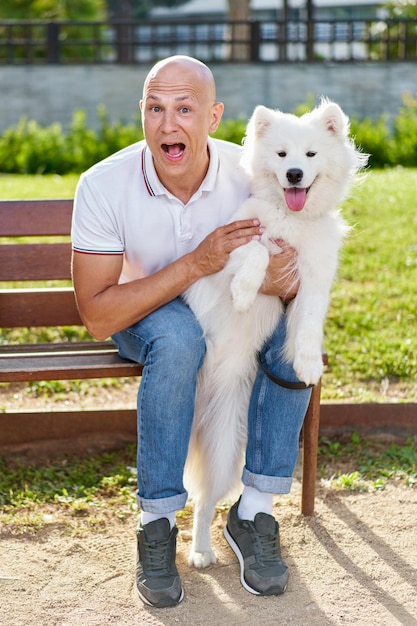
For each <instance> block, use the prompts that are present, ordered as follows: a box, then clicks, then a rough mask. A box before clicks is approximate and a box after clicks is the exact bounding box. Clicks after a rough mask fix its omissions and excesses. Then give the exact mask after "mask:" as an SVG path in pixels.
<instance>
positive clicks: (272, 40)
mask: <svg viewBox="0 0 417 626" xmlns="http://www.w3.org/2000/svg"><path fill="white" fill-rule="evenodd" d="M173 54H187V55H191V56H195V57H197V58H199V59H201V60H202V61H205V62H210V63H213V62H216V63H230V62H234V63H248V62H249V63H295V62H303V63H306V62H307V63H311V62H320V61H329V62H352V61H354V62H361V61H362V62H364V61H367V62H370V61H372V62H386V61H415V60H417V20H415V19H411V20H410V19H407V20H406V19H401V20H358V19H357V20H353V19H349V20H348V19H344V20H310V21H303V20H297V21H277V20H262V21H261V20H250V21H244V22H243V21H230V20H215V21H214V20H198V21H196V20H181V21H179V20H176V21H173V20H165V21H164V20H158V21H155V20H145V21H137V22H133V21H132V22H130V21H129V22H128V21H117V22H116V21H113V22H73V21H72V22H70V21H66V22H64V21H62V22H40V21H36V22H35V21H26V22H23V21H0V64H2V65H12V64H21V65H22V64H23V65H27V64H106V63H107V64H114V63H116V64H117V63H118V64H149V63H152V62H154V61H156V60H158V59H160V58H162V57H165V56H170V55H173Z"/></svg>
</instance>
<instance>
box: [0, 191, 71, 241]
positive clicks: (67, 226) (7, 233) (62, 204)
mask: <svg viewBox="0 0 417 626" xmlns="http://www.w3.org/2000/svg"><path fill="white" fill-rule="evenodd" d="M72 205H73V201H72V200H2V201H1V203H0V235H1V236H4V237H23V236H36V235H39V236H42V235H68V234H69V233H70V231H71V215H72Z"/></svg>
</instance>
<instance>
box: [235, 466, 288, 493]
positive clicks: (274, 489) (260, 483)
mask: <svg viewBox="0 0 417 626" xmlns="http://www.w3.org/2000/svg"><path fill="white" fill-rule="evenodd" d="M242 482H243V484H244V485H246V486H247V487H254V488H255V489H257V490H258V491H263V492H266V493H273V494H277V495H278V494H285V493H290V491H291V486H292V477H291V476H263V475H262V474H254V473H253V472H250V471H249V470H247V469H246V467H245V468H244V469H243V473H242Z"/></svg>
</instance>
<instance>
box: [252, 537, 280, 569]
mask: <svg viewBox="0 0 417 626" xmlns="http://www.w3.org/2000/svg"><path fill="white" fill-rule="evenodd" d="M251 530H252V532H253V535H254V537H255V548H257V549H256V557H257V560H258V559H259V560H260V561H261V562H262V563H276V562H277V561H280V560H281V557H280V555H279V552H278V550H277V544H276V536H275V535H263V534H261V533H259V532H258V531H257V530H256V529H255V528H252V529H251Z"/></svg>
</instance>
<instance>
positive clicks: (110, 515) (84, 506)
mask: <svg viewBox="0 0 417 626" xmlns="http://www.w3.org/2000/svg"><path fill="white" fill-rule="evenodd" d="M134 466H135V447H134V446H128V447H127V448H125V449H123V450H118V451H112V452H106V453H96V454H89V455H88V456H86V455H77V457H71V456H69V455H62V456H61V457H55V458H54V460H51V461H37V462H36V463H35V462H30V463H29V462H28V460H27V459H26V458H25V457H23V458H21V459H19V456H18V455H15V456H14V457H13V459H9V460H7V461H6V460H5V459H4V458H1V457H0V533H2V532H4V533H13V534H22V533H34V532H38V531H40V530H42V529H43V528H45V527H47V526H50V525H54V526H56V525H59V526H60V527H61V528H62V529H64V530H65V532H68V533H71V534H77V535H82V534H85V533H88V532H91V531H94V532H100V531H105V530H106V525H107V524H108V523H109V520H111V523H113V522H114V520H115V519H117V520H118V521H119V522H120V523H125V522H126V521H129V520H130V521H133V520H134V519H135V517H136V515H137V506H136V476H135V471H134V469H133V467H134ZM318 467H319V476H320V480H321V483H322V485H323V486H324V487H325V488H326V489H328V490H332V491H349V492H351V491H355V492H357V491H360V492H363V491H368V492H369V491H375V490H378V491H379V490H382V489H384V488H385V487H386V485H387V484H389V483H393V482H395V483H398V482H400V483H401V484H403V485H405V486H407V487H410V488H411V487H413V486H415V485H416V484H417V446H416V442H415V441H414V442H413V440H411V439H409V440H407V441H406V442H404V443H402V444H397V443H382V442H378V441H373V440H362V439H360V437H359V436H358V435H357V434H354V435H353V436H352V437H351V438H350V439H349V440H347V441H345V442H340V441H337V442H336V441H331V440H328V439H322V440H321V441H320V445H319V462H318ZM219 508H221V505H219ZM190 513H191V508H190V507H187V508H186V509H185V510H184V511H183V512H182V513H181V517H183V518H185V519H187V518H188V517H189V516H190Z"/></svg>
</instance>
